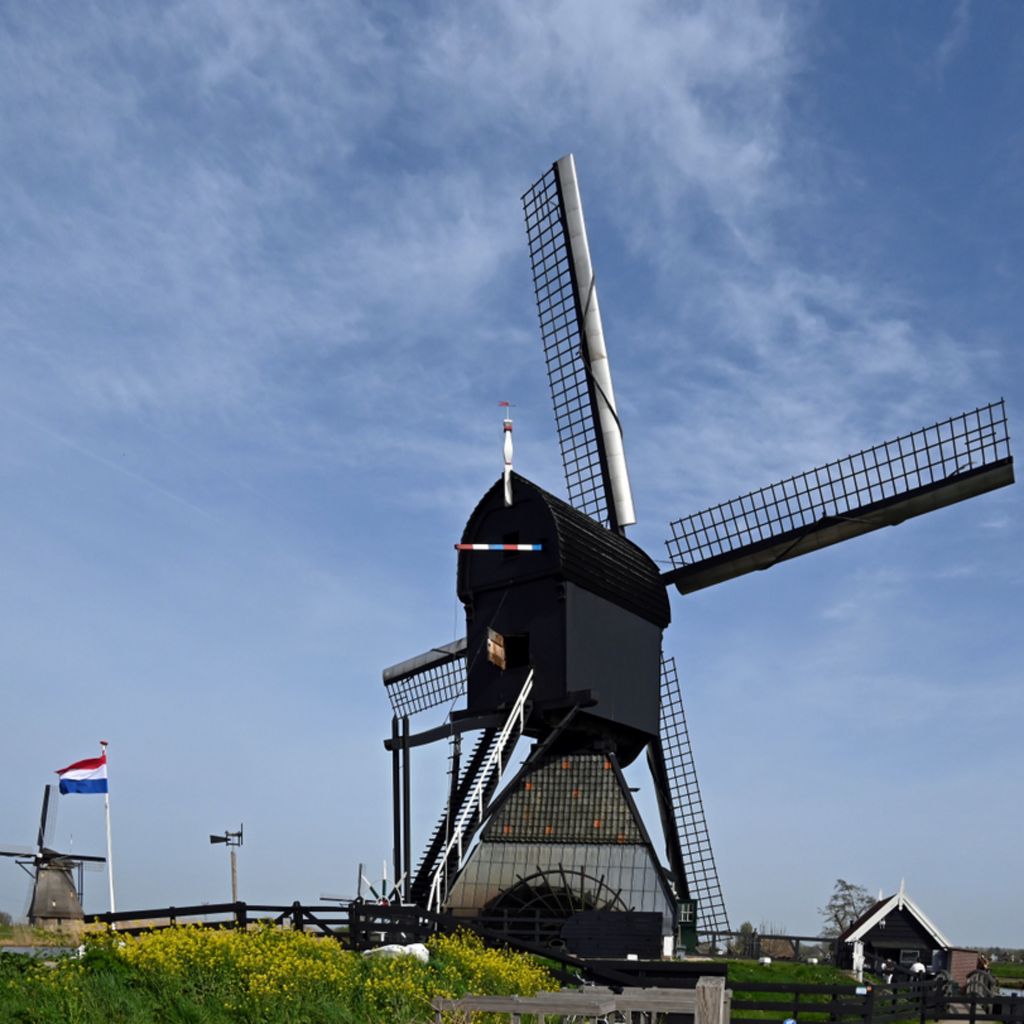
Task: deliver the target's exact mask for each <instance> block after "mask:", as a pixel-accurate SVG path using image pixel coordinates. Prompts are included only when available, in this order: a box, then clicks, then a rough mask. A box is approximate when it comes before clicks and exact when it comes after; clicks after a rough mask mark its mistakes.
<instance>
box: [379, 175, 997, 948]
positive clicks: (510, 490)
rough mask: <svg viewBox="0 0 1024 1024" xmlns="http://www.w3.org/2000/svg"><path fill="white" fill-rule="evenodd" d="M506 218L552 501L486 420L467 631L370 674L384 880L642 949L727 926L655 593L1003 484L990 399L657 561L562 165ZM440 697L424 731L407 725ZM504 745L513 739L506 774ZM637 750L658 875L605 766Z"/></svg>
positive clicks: (688, 538)
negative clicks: (491, 449) (551, 427)
mask: <svg viewBox="0 0 1024 1024" xmlns="http://www.w3.org/2000/svg"><path fill="white" fill-rule="evenodd" d="M523 208H524V213H525V218H526V230H527V239H528V243H529V252H530V259H531V263H532V268H533V281H534V289H535V295H536V301H537V311H538V316H539V321H540V331H541V338H542V341H543V346H544V356H545V361H546V363H547V371H548V380H549V384H550V389H551V397H552V400H553V404H554V412H555V424H556V430H557V435H558V441H559V446H560V448H561V454H562V463H563V468H564V473H565V482H566V487H567V492H568V499H569V500H568V502H566V501H563V500H562V499H560V498H558V497H555V496H554V495H552V494H550V493H548V492H547V491H545V490H543V489H542V488H540V487H538V486H537V485H536V484H534V483H532V482H530V481H529V480H527V479H525V478H524V477H522V476H519V475H518V474H516V473H514V472H513V471H512V468H511V462H512V458H511V455H512V452H511V431H512V422H511V419H510V418H509V417H508V416H507V414H506V420H505V438H506V445H505V472H504V474H503V477H502V478H501V479H499V480H498V481H497V482H496V483H495V484H494V485H493V486H492V487H491V488H490V490H488V491H487V493H486V494H485V495H484V496H483V498H482V499H481V500H480V502H479V504H478V505H477V507H476V509H475V510H474V511H473V513H472V514H471V516H470V518H469V521H468V522H467V524H466V527H465V529H464V531H463V536H462V540H461V543H460V544H458V545H456V547H457V548H458V549H459V555H458V569H457V590H458V596H459V598H460V600H461V601H462V604H463V606H464V608H465V611H466V624H467V633H466V637H465V638H463V639H461V640H457V641H455V642H454V643H451V644H446V645H443V646H440V647H437V648H433V649H432V650H430V651H428V652H426V653H425V654H422V655H420V656H418V657H416V658H412V659H410V660H408V661H405V662H402V663H400V664H398V665H394V666H392V667H391V668H388V669H385V671H384V673H383V675H384V684H385V687H386V689H387V693H388V696H389V699H390V701H391V705H392V708H393V711H394V716H393V718H392V732H391V738H390V739H389V740H387V741H386V742H385V746H386V748H387V749H388V750H390V751H391V754H392V782H393V807H394V834H395V877H396V878H405V879H406V880H407V881H406V887H405V893H404V896H405V898H406V900H408V901H411V902H415V903H417V904H420V905H422V906H426V907H427V908H429V909H432V910H446V911H448V912H450V913H452V914H455V915H457V916H463V917H465V918H471V919H475V920H476V921H477V922H479V923H481V924H483V925H486V926H488V927H489V928H491V929H492V930H498V931H500V932H502V933H504V934H506V935H508V936H510V937H515V938H518V939H520V940H523V941H535V942H540V943H547V944H550V945H553V946H566V947H568V948H569V949H570V950H572V951H573V952H577V953H579V954H581V955H595V956H610V955H622V954H624V953H625V952H626V951H630V952H638V953H642V954H645V955H652V956H656V955H659V954H660V953H662V952H671V951H672V949H673V948H674V946H675V944H676V943H679V942H681V943H682V944H684V945H686V946H687V947H692V946H693V945H694V943H695V941H696V938H697V935H698V934H700V933H704V934H707V933H717V932H722V931H727V930H728V916H727V913H726V907H725V901H724V898H723V895H722V888H721V885H720V882H719V878H718V873H717V869H716V865H715V859H714V854H713V852H712V848H711V842H710V838H709V834H708V828H707V823H706V820H705V815H704V809H703V804H702V800H701V795H700V787H699V784H698V782H697V774H696V769H695V766H694V760H693V754H692V750H691V746H690V741H689V735H688V731H687V724H686V717H685V712H684V709H683V700H682V691H681V687H680V682H679V677H678V672H677V670H676V666H675V662H674V660H673V659H672V658H665V657H664V656H663V655H662V634H663V631H664V629H665V628H666V627H667V626H668V625H669V621H670V618H671V613H670V609H669V602H668V594H667V590H668V588H670V587H673V586H674V587H675V588H676V590H677V591H678V592H679V593H681V594H688V593H691V592H693V591H696V590H699V589H702V588H705V587H709V586H712V585H714V584H718V583H721V582H724V581H725V580H729V579H733V578H735V577H737V576H740V575H743V574H745V573H748V572H752V571H754V570H760V569H766V568H768V567H770V566H772V565H774V564H775V563H777V562H780V561H783V560H787V559H791V558H795V557H796V556H798V555H802V554H805V553H807V552H810V551H814V550H817V549H818V548H822V547H825V546H828V545H831V544H835V543H838V542H839V541H842V540H847V539H849V538H851V537H855V536H858V535H860V534H863V533H866V532H869V531H871V530H875V529H879V528H881V527H883V526H892V525H896V524H898V523H901V522H903V520H905V519H908V518H911V517H913V516H917V515H921V514H923V513H925V512H930V511H932V510H934V509H938V508H941V507H943V506H945V505H949V504H952V503H954V502H958V501H962V500H965V499H967V498H970V497H974V496H975V495H979V494H982V493H984V492H986V491H989V490H993V489H995V488H998V487H1002V486H1006V485H1008V484H1011V483H1012V482H1013V460H1012V456H1011V454H1010V449H1009V435H1008V432H1007V422H1006V414H1005V408H1004V404H1003V402H1002V401H1001V400H1000V401H998V402H994V403H991V404H989V405H985V406H982V407H980V408H977V409H974V410H973V411H971V412H967V413H962V414H960V415H958V416H954V417H952V418H950V419H948V420H943V421H941V422H939V423H935V424H932V425H930V426H928V427H924V428H922V429H920V430H915V431H913V432H911V433H908V434H906V435H903V436H901V437H897V438H895V439H893V440H891V441H886V442H884V443H882V444H879V445H876V446H874V447H872V448H868V449H865V450H863V451H860V452H857V453H855V454H853V455H849V456H846V457H844V458H841V459H838V460H836V461H833V462H829V463H827V464H825V465H823V466H819V467H817V468H815V469H812V470H810V471H808V472H805V473H801V474H798V475H796V476H793V477H790V478H788V479H786V480H783V481H781V482H778V483H775V484H772V485H770V486H768V487H764V488H761V489H760V490H758V491H754V492H752V493H750V494H745V495H743V496H741V497H738V498H735V499H732V500H730V501H727V502H724V503H722V504H719V505H716V506H713V507H711V508H709V509H706V510H704V511H702V512H698V513H696V514H694V515H690V516H687V517H685V518H682V519H679V520H677V521H676V522H674V523H672V524H671V536H670V538H669V539H668V540H667V541H666V545H667V547H668V553H669V560H670V564H671V568H670V569H669V570H668V571H666V572H663V571H661V570H660V569H659V568H658V567H657V566H656V564H655V562H654V561H653V559H651V558H650V557H649V556H648V555H647V554H646V553H645V552H643V551H642V550H641V549H640V548H639V547H638V546H637V545H635V544H633V543H632V542H631V541H630V540H628V539H627V538H626V536H625V529H626V527H627V526H629V525H631V524H632V523H634V522H635V514H634V510H633V500H632V495H631V491H630V484H629V474H628V468H627V465H626V460H625V454H624V449H623V444H622V431H621V427H620V424H619V418H618V414H617V412H616V405H615V396H614V390H613V387H612V380H611V372H610V369H609V363H608V354H607V350H606V347H605V342H604V336H603V331H602V326H601V315H600V309H599V306H598V300H597V291H596V288H595V284H594V273H593V269H592V267H591V262H590V254H589V247H588V243H587V234H586V228H585V225H584V221H583V212H582V203H581V201H580V194H579V187H578V183H577V179H576V171H575V164H574V161H573V158H572V156H571V155H570V156H566V157H563V158H562V159H560V160H559V161H557V162H556V163H555V164H554V165H553V166H552V167H551V168H550V170H548V171H547V172H546V173H545V174H544V175H543V176H542V177H541V179H540V180H539V181H537V182H536V183H535V184H534V185H533V186H532V187H531V188H530V189H529V190H528V191H527V192H526V194H525V195H524V196H523ZM445 705H447V707H448V713H447V716H446V719H445V721H444V723H443V724H442V725H441V726H439V727H436V728H433V729H427V730H425V731H421V732H418V733H413V732H412V729H411V726H410V721H411V719H412V718H413V717H414V716H416V715H418V714H420V713H421V712H424V711H427V710H429V709H431V708H438V707H441V706H445ZM470 734H472V735H475V737H476V738H475V741H474V742H473V744H472V745H471V746H468V747H467V750H466V751H465V752H464V751H463V738H464V737H465V738H467V739H468V738H469V736H470ZM521 737H527V738H528V739H530V740H532V746H531V748H530V751H529V753H528V755H527V757H526V759H525V761H524V762H523V763H522V764H521V765H520V766H518V767H517V768H516V770H515V771H512V772H507V771H506V769H508V768H509V766H510V762H511V760H512V754H513V748H514V747H515V745H516V742H517V741H518V740H519V739H520V738H521ZM440 741H446V742H447V743H448V744H449V769H448V796H447V800H446V804H445V807H444V809H443V812H442V814H441V816H440V819H439V821H438V824H437V826H436V828H435V830H434V832H433V834H432V835H431V837H430V838H429V840H428V842H427V844H426V846H425V848H424V850H423V853H422V855H421V858H420V861H419V863H418V864H417V865H416V867H415V868H414V867H413V864H412V844H411V838H410V801H411V794H410V773H411V769H410V759H411V752H412V750H413V748H415V747H418V746H421V745H424V744H428V743H434V742H440ZM642 754H644V755H646V759H647V764H648V766H649V769H650V772H651V778H652V782H653V788H654V792H655V795H656V797H657V802H658V808H659V812H660V818H661V826H662V828H661V831H662V834H663V837H664V842H665V846H666V849H665V857H666V860H667V866H663V865H662V863H661V859H660V858H659V856H658V853H657V851H656V850H655V848H654V842H653V840H652V838H651V834H650V832H649V831H648V829H647V827H646V825H645V823H644V821H643V819H642V817H641V815H640V813H639V811H638V809H637V807H636V804H635V803H634V801H633V797H632V793H631V790H630V787H629V786H628V785H627V783H626V780H625V778H624V776H623V772H622V770H623V768H625V767H627V766H629V765H630V764H631V763H632V762H633V761H635V760H636V759H637V758H638V757H640V756H641V755H642ZM509 774H510V775H511V778H505V779H504V780H503V776H507V775H509ZM503 781H504V784H502V783H503Z"/></svg>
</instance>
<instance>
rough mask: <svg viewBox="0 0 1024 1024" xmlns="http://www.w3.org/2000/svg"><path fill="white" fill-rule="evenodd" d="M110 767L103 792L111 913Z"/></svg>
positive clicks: (112, 864)
mask: <svg viewBox="0 0 1024 1024" xmlns="http://www.w3.org/2000/svg"><path fill="white" fill-rule="evenodd" d="M100 746H101V747H102V748H103V756H104V757H106V755H107V741H106V740H100ZM109 787H110V769H109V767H108V768H107V791H106V792H105V793H104V794H103V816H104V818H105V819H106V824H107V887H108V888H109V890H110V913H112V914H113V913H114V912H115V909H116V908H115V906H114V852H113V846H112V845H111V842H110V788H109Z"/></svg>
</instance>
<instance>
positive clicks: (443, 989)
mask: <svg viewBox="0 0 1024 1024" xmlns="http://www.w3.org/2000/svg"><path fill="white" fill-rule="evenodd" d="M86 944H87V952H86V954H85V956H84V957H83V958H82V959H80V960H79V959H78V958H76V957H60V958H57V959H55V960H53V961H50V962H49V963H45V962H41V961H39V960H38V959H35V958H32V957H29V956H18V955H14V954H4V955H3V956H2V957H0V1024H111V1022H115V1021H116V1022H117V1024H157V1022H159V1024H243V1022H244V1024H250V1022H251V1024H286V1022H287V1024H314V1022H316V1024H320V1022H323V1021H331V1022H332V1024H385V1022H386V1024H427V1022H429V1021H431V1020H432V1018H433V1012H432V1010H431V1008H430V1000H431V998H433V997H434V996H438V995H440V996H449V997H456V996H460V995H465V994H467V993H483V994H494V995H510V994H514V993H518V994H531V993H533V992H536V991H538V990H541V989H552V988H556V987H557V985H556V984H555V982H554V980H553V979H552V978H551V977H550V976H549V975H548V973H547V972H546V971H545V970H544V969H543V968H542V967H540V966H539V965H538V964H537V963H536V962H535V961H533V960H532V959H531V958H530V957H527V956H523V955H521V954H515V953H508V952H501V951H497V950H492V949H486V948H485V947H484V946H483V944H482V943H481V942H480V940H479V939H476V938H474V937H471V936H467V935H458V936H444V937H437V938H434V939H432V940H431V941H430V943H429V947H430V951H431V957H430V962H429V963H426V964H423V963H420V962H419V961H417V960H415V959H413V958H411V957H400V958H394V959H383V958H380V957H373V958H364V957H362V956H360V955H359V954H358V953H352V952H349V951H348V950H344V949H342V948H341V946H340V945H338V943H336V942H334V941H332V940H330V939H318V938H316V937H314V936H312V935H304V934H302V933H301V932H293V931H289V930H287V929H283V928H261V929H260V930H258V931H250V932H236V931H217V930H206V929H201V928H176V929H168V930H166V931H161V932H150V933H149V934H145V935H141V936H139V937H138V938H131V937H124V938H122V937H121V936H118V935H116V934H114V935H109V936H100V937H90V938H88V939H87V940H86Z"/></svg>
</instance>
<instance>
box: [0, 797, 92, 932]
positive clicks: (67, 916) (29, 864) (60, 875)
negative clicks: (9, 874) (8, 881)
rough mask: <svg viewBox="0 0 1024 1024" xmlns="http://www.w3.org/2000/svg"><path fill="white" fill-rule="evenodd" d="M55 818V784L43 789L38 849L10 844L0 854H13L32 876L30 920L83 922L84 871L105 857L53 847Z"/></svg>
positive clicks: (50, 922)
mask: <svg viewBox="0 0 1024 1024" xmlns="http://www.w3.org/2000/svg"><path fill="white" fill-rule="evenodd" d="M55 819H56V805H55V803H54V798H53V786H46V787H45V788H44V789H43V809H42V813H41V814H40V816H39V832H38V834H37V836H36V845H35V849H32V848H31V847H24V846H20V847H19V846H8V847H6V848H5V849H2V850H0V857H13V858H15V860H16V862H17V864H18V865H19V866H20V867H21V868H23V869H24V870H25V871H26V872H27V873H28V875H29V877H30V878H31V879H32V891H31V895H30V897H29V906H28V920H29V924H35V925H43V926H46V925H51V926H56V925H60V924H62V923H63V922H66V921H81V920H82V918H83V916H84V915H83V913H82V870H83V868H84V867H86V866H87V865H88V866H92V865H99V864H103V863H105V862H106V857H89V856H85V855H83V854H71V853H60V852H58V851H57V850H54V849H52V848H51V846H50V839H51V835H52V833H53V826H54V822H55Z"/></svg>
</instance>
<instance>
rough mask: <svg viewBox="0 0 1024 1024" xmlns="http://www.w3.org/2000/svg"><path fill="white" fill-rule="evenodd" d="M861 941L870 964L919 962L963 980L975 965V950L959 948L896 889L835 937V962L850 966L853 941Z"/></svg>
mask: <svg viewBox="0 0 1024 1024" xmlns="http://www.w3.org/2000/svg"><path fill="white" fill-rule="evenodd" d="M857 942H862V943H863V944H864V958H865V960H866V962H867V964H868V965H869V966H874V965H877V964H879V963H880V962H881V961H883V960H890V961H892V963H894V964H898V965H899V966H901V967H903V968H905V969H909V968H910V967H911V965H912V964H915V963H921V964H923V965H924V966H925V967H926V968H928V969H929V970H930V971H946V972H948V974H949V975H950V977H951V978H952V980H954V981H956V982H958V983H959V984H961V985H962V984H964V982H965V981H966V978H967V974H968V973H969V972H970V971H973V970H974V969H975V967H976V966H977V961H978V954H977V953H976V952H975V951H973V950H965V949H958V948H956V947H954V946H953V944H952V943H951V942H950V941H949V939H947V938H946V936H945V935H943V933H942V932H941V931H939V929H938V928H937V927H936V926H935V924H934V923H933V922H932V921H931V920H930V919H929V917H928V915H927V914H925V912H924V911H923V910H922V909H921V908H920V907H919V906H918V905H917V904H916V903H915V902H914V901H913V900H912V899H911V898H910V897H909V896H908V895H907V892H906V889H905V888H904V886H903V883H902V882H901V883H900V888H899V891H898V892H896V893H894V894H893V895H892V896H886V897H884V898H882V899H879V900H878V901H877V902H875V903H874V904H872V905H871V906H870V907H868V909H867V910H865V911H864V913H863V914H861V915H860V917H858V918H857V920H856V921H854V922H853V923H852V924H851V925H850V926H849V927H848V928H847V929H846V930H845V931H844V932H843V933H842V934H841V935H840V936H839V938H838V939H837V940H836V945H837V957H838V966H840V967H845V968H850V967H852V966H853V953H854V944H855V943H857Z"/></svg>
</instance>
